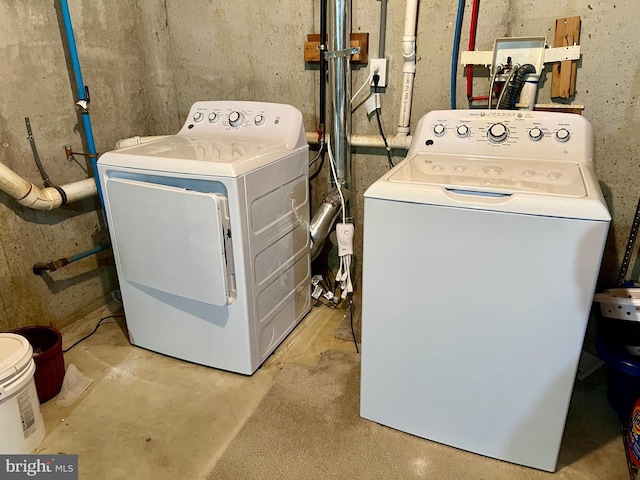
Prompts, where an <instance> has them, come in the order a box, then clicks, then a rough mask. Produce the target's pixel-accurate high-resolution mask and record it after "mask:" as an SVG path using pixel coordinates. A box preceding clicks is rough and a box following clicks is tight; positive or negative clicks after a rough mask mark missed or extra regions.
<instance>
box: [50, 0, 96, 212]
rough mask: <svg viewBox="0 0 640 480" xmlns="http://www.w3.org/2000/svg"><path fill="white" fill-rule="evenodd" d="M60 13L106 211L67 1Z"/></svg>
mask: <svg viewBox="0 0 640 480" xmlns="http://www.w3.org/2000/svg"><path fill="white" fill-rule="evenodd" d="M60 13H61V14H62V21H63V24H64V33H65V35H66V40H67V46H68V50H69V57H70V59H71V66H72V67H73V75H74V77H75V81H76V88H77V93H78V100H77V102H76V105H77V106H79V107H80V109H81V114H82V115H81V116H82V125H83V127H84V133H85V138H86V141H87V148H88V150H89V157H90V159H91V167H92V169H93V177H94V180H95V183H96V189H97V191H98V197H99V198H100V205H101V206H102V209H103V211H104V200H103V198H102V189H101V187H100V180H99V179H98V154H97V151H96V146H95V142H94V139H93V129H92V127H91V117H90V116H89V103H90V98H89V87H87V86H86V85H85V84H84V82H83V81H82V70H81V69H80V60H79V59H78V50H77V48H76V40H75V36H74V34H73V26H72V25H71V14H70V13H69V5H68V3H67V0H60Z"/></svg>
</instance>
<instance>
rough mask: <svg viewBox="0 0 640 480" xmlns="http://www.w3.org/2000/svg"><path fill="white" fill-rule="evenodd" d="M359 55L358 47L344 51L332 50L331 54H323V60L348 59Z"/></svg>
mask: <svg viewBox="0 0 640 480" xmlns="http://www.w3.org/2000/svg"><path fill="white" fill-rule="evenodd" d="M359 53H360V47H353V48H345V49H344V50H334V51H333V52H325V54H324V58H338V57H350V56H351V55H357V54H359Z"/></svg>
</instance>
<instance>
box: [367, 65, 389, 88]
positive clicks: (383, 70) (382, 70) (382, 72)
mask: <svg viewBox="0 0 640 480" xmlns="http://www.w3.org/2000/svg"><path fill="white" fill-rule="evenodd" d="M376 68H377V69H378V76H379V77H380V80H378V87H381V88H384V87H386V86H387V59H386V58H372V59H370V60H369V72H374V71H375V70H376ZM371 86H372V87H374V86H375V84H374V83H373V74H372V75H371Z"/></svg>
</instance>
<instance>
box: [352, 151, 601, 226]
mask: <svg viewBox="0 0 640 480" xmlns="http://www.w3.org/2000/svg"><path fill="white" fill-rule="evenodd" d="M365 197H369V198H386V199H390V200H398V201H407V202H412V203H428V204H439V205H444V206H457V207H464V208H476V209H485V210H495V211H502V212H512V213H527V214H534V215H545V216H559V217H572V218H574V217H575V218H585V219H597V220H604V221H609V220H610V215H609V213H608V210H607V208H606V205H604V201H603V199H602V194H601V191H600V188H599V185H598V183H597V181H596V180H595V178H593V175H592V173H591V171H590V170H589V169H588V168H584V167H583V166H582V165H580V164H578V163H575V162H570V161H532V160H525V159H509V158H504V157H501V158H491V157H474V156H460V155H446V154H424V153H419V154H415V155H413V156H412V157H410V158H408V159H406V160H405V161H404V162H402V163H401V164H399V165H398V166H396V167H395V168H394V169H393V170H391V171H390V172H388V173H387V174H386V175H385V176H383V177H382V178H381V179H380V180H378V181H377V182H376V183H374V184H373V185H372V186H371V187H370V188H369V190H367V192H366V193H365Z"/></svg>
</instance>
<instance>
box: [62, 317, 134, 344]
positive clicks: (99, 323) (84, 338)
mask: <svg viewBox="0 0 640 480" xmlns="http://www.w3.org/2000/svg"><path fill="white" fill-rule="evenodd" d="M120 317H124V315H109V316H108V317H103V318H101V319H100V321H99V322H98V324H97V325H96V328H94V329H93V332H91V333H90V334H89V335H87V336H85V337H82V338H81V339H80V340H78V341H77V342H76V343H74V344H73V345H71V346H70V347H69V348H67V349H66V350H62V352H63V353H67V352H68V351H69V350H71V349H72V348H73V347H75V346H76V345H78V344H79V343H80V342H83V341H84V340H86V339H87V338H89V337H90V336H91V335H93V334H94V333H96V332H97V331H98V327H99V326H100V325H102V322H104V321H105V320H107V319H108V318H120Z"/></svg>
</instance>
